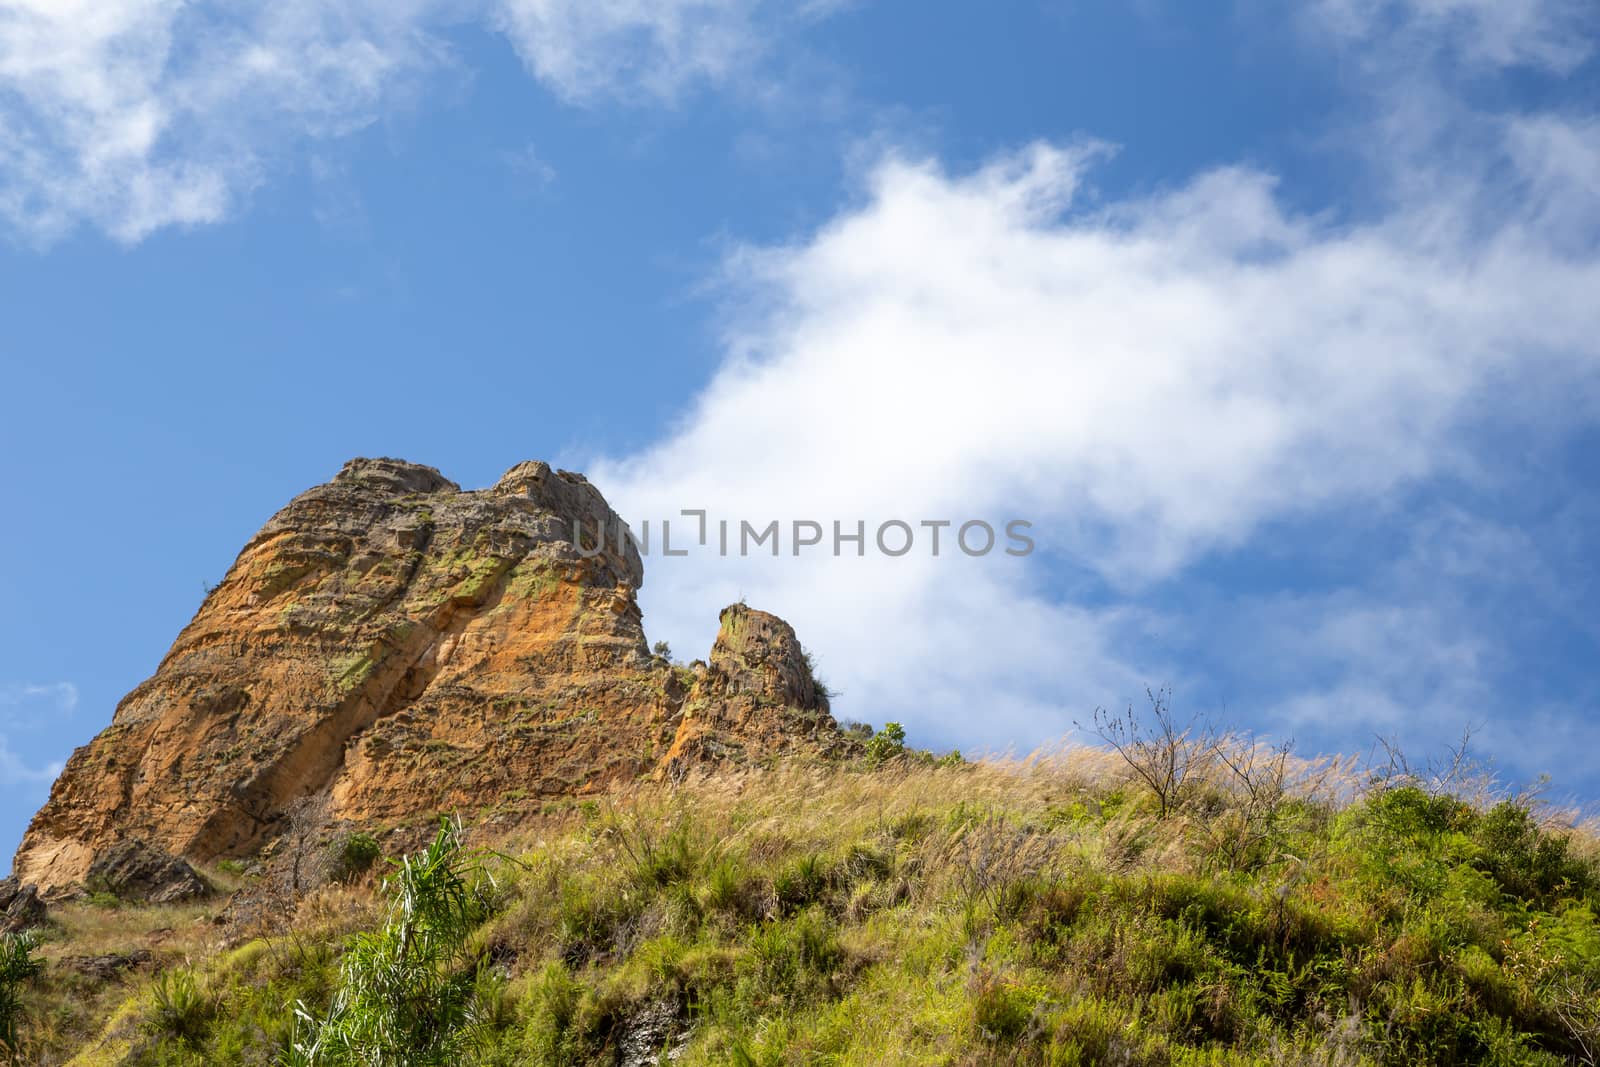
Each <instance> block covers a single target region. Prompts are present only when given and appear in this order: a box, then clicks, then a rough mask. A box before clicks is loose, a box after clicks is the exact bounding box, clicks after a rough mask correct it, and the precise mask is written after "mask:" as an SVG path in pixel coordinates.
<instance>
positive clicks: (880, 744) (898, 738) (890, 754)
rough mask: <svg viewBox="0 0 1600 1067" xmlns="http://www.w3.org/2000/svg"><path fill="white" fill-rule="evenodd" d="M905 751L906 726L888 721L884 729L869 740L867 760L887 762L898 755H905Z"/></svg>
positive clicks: (877, 762) (870, 761)
mask: <svg viewBox="0 0 1600 1067" xmlns="http://www.w3.org/2000/svg"><path fill="white" fill-rule="evenodd" d="M905 751H906V728H905V727H904V726H901V725H900V724H899V723H897V722H886V723H884V724H883V729H881V730H879V731H878V732H877V733H876V734H873V735H872V738H871V739H870V740H868V741H867V762H868V763H871V764H879V763H887V762H888V761H889V760H892V759H894V758H895V757H896V756H903V755H905Z"/></svg>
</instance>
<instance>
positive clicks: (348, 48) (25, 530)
mask: <svg viewBox="0 0 1600 1067" xmlns="http://www.w3.org/2000/svg"><path fill="white" fill-rule="evenodd" d="M1596 23H1597V16H1596V12H1595V9H1594V8H1593V5H1592V4H1587V3H1583V2H1568V0H1310V2H1306V3H1302V4H1298V5H1267V4H1261V3H1256V2H1252V0H1239V2H1237V3H1233V4H1216V5H1197V4H1180V3H1177V2H1162V0H1141V2H1138V3H1128V4H1102V3H1071V2H1066V0H1062V2H1055V3H1046V2H1040V3H1023V2H1016V3H1002V4H989V5H977V4H959V5H958V4H942V3H918V4H912V3H903V2H883V3H868V2H859V3H849V2H831V3H829V2H822V3H810V4H789V5H777V4H764V3H758V2H738V0H659V2H654V3H648V2H643V0H635V2H628V0H614V2H593V0H590V2H578V0H403V2H395V0H385V2H382V3H379V2H376V0H322V2H315V3H314V2H311V0H289V2H278V3H273V4H262V3H249V2H245V3H233V4H219V3H211V2H205V0H196V2H189V3H179V2H176V0H0V361H3V362H0V366H3V369H4V380H5V383H6V388H5V390H4V392H3V393H0V403H3V405H4V418H3V419H0V447H3V452H0V455H3V460H0V462H3V464H4V472H5V475H6V490H7V491H6V499H7V501H8V505H7V510H6V521H5V522H4V523H0V560H4V561H5V562H4V563H3V564H0V594H3V596H4V602H5V603H6V604H7V605H8V608H9V610H7V611H6V612H5V613H4V615H3V619H4V621H3V622H0V628H3V629H0V849H3V850H5V851H7V852H9V850H10V848H11V846H12V845H13V844H14V843H15V841H16V839H17V838H18V837H20V834H21V830H22V827H23V826H24V825H25V822H26V819H27V818H28V816H29V815H30V814H31V813H32V811H33V810H34V808H36V807H37V805H38V804H39V803H40V802H41V801H42V800H43V798H44V796H45V794H46V792H47V790H48V784H49V780H50V778H51V777H52V775H53V770H54V768H55V767H56V766H57V765H58V764H59V763H60V761H61V760H63V759H64V758H65V756H66V755H67V754H68V753H69V752H70V751H71V749H72V748H73V747H74V746H75V745H78V744H81V743H83V742H84V741H86V740H87V739H88V738H89V737H91V736H92V735H93V734H94V733H95V732H96V731H98V730H99V729H100V728H102V727H103V726H104V725H105V724H106V723H107V722H108V721H109V719H110V715H111V712H112V709H113V708H114V706H115V704H116V701H117V700H118V699H119V698H120V697H121V696H122V695H123V694H124V693H125V692H126V691H127V690H129V689H130V688H132V686H134V685H135V684H137V683H138V682H139V681H140V680H142V679H143V678H145V677H147V676H148V675H149V674H150V673H151V672H152V671H153V670H154V668H155V666H156V664H157V662H158V661H159V659H160V657H161V655H162V653H163V652H164V651H165V649H166V647H167V646H168V644H169V643H170V642H171V640H172V638H173V637H174V636H175V635H176V633H177V631H178V630H179V629H180V628H181V627H182V625H183V624H184V623H185V622H186V621H187V620H188V619H189V617H190V616H191V614H192V613H193V611H194V610H195V608H196V607H197V605H198V603H199V600H200V597H201V594H202V589H203V586H204V584H205V583H209V582H214V581H216V580H217V579H218V578H219V577H220V576H221V575H222V573H223V572H224V571H225V570H226V569H227V567H228V565H229V563H230V562H231V561H232V558H233V555H234V553H235V552H237V550H238V548H239V547H240V546H241V545H242V544H243V543H244V541H245V540H246V538H247V537H248V536H249V535H250V534H251V533H252V532H254V530H255V529H256V528H257V527H258V526H259V525H260V524H261V523H262V522H263V521H264V520H265V519H266V518H267V517H268V516H269V515H270V514H272V512H273V511H275V510H276V509H277V508H278V507H279V506H281V505H282V504H283V503H284V502H286V501H287V500H288V499H289V498H290V497H291V496H292V495H294V494H295V493H297V492H299V491H300V490H302V489H304V488H306V487H307V486H309V485H312V484H315V483H317V482H320V481H324V480H326V479H327V478H328V477H330V476H331V475H332V474H333V473H334V472H335V471H337V469H338V468H339V466H340V465H341V464H342V462H343V461H344V460H345V459H347V458H349V457H351V456H355V455H397V456H402V457H405V458H408V459H412V460H415V461H418V462H424V463H428V464H431V465H435V466H437V467H439V468H440V469H441V470H443V471H444V473H445V474H447V475H448V476H449V477H451V478H454V479H456V480H457V481H459V482H461V483H462V484H464V485H467V486H481V485H486V484H490V483H492V482H493V481H494V480H495V478H496V477H498V475H499V474H500V473H501V472H502V471H503V470H505V469H506V468H509V467H510V466H512V465H513V464H514V463H516V462H518V461H520V460H523V459H528V458H544V459H549V460H551V461H553V462H557V463H559V464H562V465H565V466H570V467H573V468H575V469H580V470H584V471H586V472H588V473H589V474H590V476H591V477H592V478H593V479H594V480H595V481H596V482H597V483H598V484H599V485H600V487H601V489H602V490H603V491H604V492H605V493H606V494H607V496H608V498H609V499H611V501H612V502H613V504H614V505H616V506H617V507H618V509H619V510H620V511H622V512H623V513H624V515H625V516H626V517H628V518H629V519H630V520H633V521H635V522H638V521H639V520H642V519H647V518H649V519H659V518H661V517H670V516H672V515H675V514H676V513H677V512H678V510H680V509H682V508H706V509H708V510H709V511H710V512H711V513H712V515H713V517H719V516H720V517H728V518H732V519H735V520H737V519H739V518H747V519H750V520H753V521H758V522H765V521H766V520H768V519H772V518H776V519H781V520H790V519H815V520H819V521H823V522H825V523H826V522H831V521H832V520H836V519H837V520H842V521H844V522H845V523H846V524H847V525H853V523H854V521H856V520H863V521H867V522H869V523H870V524H873V525H875V524H876V523H877V522H879V521H882V520H884V519H887V518H901V519H907V520H911V521H913V522H915V521H919V520H924V519H930V520H931V519H944V518H948V519H954V520H956V521H961V520H964V519H968V518H982V519H986V520H991V521H995V522H996V523H1000V522H1004V521H1006V520H1008V519H1011V518H1025V519H1028V520H1030V521H1032V522H1033V523H1034V532H1035V536H1036V540H1037V543H1038V551H1037V552H1035V553H1034V554H1033V555H1032V556H1029V557H1027V558H1026V559H1021V560H1019V559H1013V558H1008V557H1003V556H998V555H996V556H988V557H984V558H982V559H966V558H962V557H960V556H959V555H956V556H951V555H945V556H942V557H940V558H938V559H933V558H930V557H928V556H926V555H924V554H922V553H921V552H915V553H913V554H911V555H908V556H906V557H903V558H899V559H886V558H884V557H882V556H879V555H876V554H872V555H869V557H868V558H866V559H853V558H844V559H833V558H831V557H829V556H826V555H808V556H805V557H803V558H799V559H796V558H793V557H790V556H785V557H783V558H781V559H778V560H772V559H770V558H761V559H720V558H716V557H715V556H711V555H708V554H704V553H700V554H695V555H693V556H691V557H688V558H685V559H681V560H680V559H673V560H666V559H661V558H659V557H653V558H652V559H651V560H649V562H648V564H647V582H646V587H645V590H644V594H643V602H644V606H645V610H646V627H647V629H648V631H649V632H650V635H651V637H652V639H657V638H663V639H667V640H670V641H671V642H672V644H673V646H674V648H675V649H676V651H677V653H678V654H679V655H680V656H684V657H689V656H694V655H703V654H704V650H705V648H706V647H708V646H709V643H710V640H711V636H712V634H713V632H714V630H715V625H716V622H715V619H716V612H717V610H718V608H719V607H721V606H722V605H723V604H725V603H727V602H728V601H730V600H733V599H736V598H738V597H739V596H741V595H742V596H744V597H746V598H747V599H748V600H749V601H750V603H752V604H754V605H756V606H759V607H765V608H768V609H769V610H773V611H776V612H778V613H780V614H782V615H784V616H785V617H787V618H789V619H790V620H791V621H793V622H794V623H795V624H796V626H797V628H798V630H799V632H800V634H801V637H802V639H803V640H805V641H806V642H807V644H808V645H810V646H811V647H812V648H813V649H814V651H815V652H816V654H817V656H818V658H819V659H820V661H821V663H822V665H823V670H824V673H825V675H826V676H827V677H828V678H829V680H830V681H831V683H832V684H833V685H834V686H835V687H836V688H838V689H840V690H842V694H843V695H842V696H841V697H840V699H839V700H838V702H837V708H836V710H837V712H838V714H840V716H841V717H852V718H860V719H866V720H869V721H873V722H879V723H881V722H883V721H885V720H888V719H898V720H900V721H903V722H905V723H906V725H907V726H908V728H909V730H910V732H911V734H912V736H913V739H914V740H917V741H920V742H921V743H924V744H930V745H935V746H947V745H959V746H961V747H962V748H963V749H967V750H982V749H1005V748H1007V747H1015V748H1017V749H1023V750H1026V749H1028V748H1031V747H1032V746H1034V745H1036V744H1038V743H1041V742H1044V741H1048V740H1049V739H1051V738H1055V737H1059V736H1061V735H1063V734H1064V733H1067V732H1069V731H1070V730H1071V728H1072V724H1073V722H1074V720H1086V719H1087V717H1088V715H1089V713H1090V712H1091V711H1092V710H1093V708H1094V707H1095V706H1096V705H1100V704H1105V705H1115V704H1120V703H1122V702H1124V701H1127V700H1129V699H1132V698H1134V697H1136V696H1138V695H1139V694H1141V693H1142V690H1143V687H1144V686H1145V685H1146V684H1151V685H1160V684H1166V683H1170V684H1171V685H1172V686H1173V687H1174V689H1175V691H1176V694H1177V700H1178V704H1179V706H1180V708H1187V709H1196V710H1199V709H1205V710H1211V711H1214V712H1217V713H1218V714H1219V715H1220V716H1221V717H1223V718H1225V719H1227V720H1228V721H1230V722H1234V723H1237V724H1239V725H1242V726H1246V727H1250V728H1254V729H1258V730H1262V731H1266V732H1270V733H1272V734H1274V735H1276V736H1293V737H1295V738H1296V740H1297V741H1298V742H1299V744H1300V747H1301V748H1302V749H1303V750H1307V751H1349V752H1360V751H1365V750H1366V749H1368V748H1369V747H1370V746H1371V744H1372V740H1373V738H1374V736H1375V735H1378V734H1383V735H1394V736H1397V737H1399V738H1400V739H1401V740H1402V741H1404V742H1405V743H1406V745H1407V746H1408V747H1410V748H1411V750H1412V751H1414V752H1417V753H1421V754H1423V755H1427V754H1431V753H1433V752H1436V751H1438V750H1439V749H1440V747H1441V746H1442V744H1443V743H1444V742H1445V741H1446V740H1448V739H1450V738H1452V737H1455V736H1457V735H1459V733H1460V731H1461V729H1462V728H1463V727H1466V726H1473V727H1475V728H1477V729H1478V731H1479V734H1478V736H1479V738H1480V745H1481V747H1482V751H1484V752H1485V753H1486V754H1487V753H1492V754H1493V755H1494V757H1495V761H1496V764H1497V766H1499V767H1500V769H1501V770H1502V772H1503V773H1504V774H1506V775H1507V776H1508V777H1512V778H1528V777H1531V776H1533V775H1536V774H1538V773H1541V772H1549V773H1551V774H1552V775H1554V776H1555V779H1556V792H1557V793H1558V794H1559V795H1571V796H1575V797H1577V798H1580V799H1582V800H1585V801H1589V800H1593V799H1595V798H1596V796H1597V794H1600V774H1597V772H1596V771H1595V770H1594V769H1593V766H1592V760H1591V759H1590V758H1589V756H1588V753H1589V752H1592V751H1594V746H1595V745H1596V744H1597V743H1600V724H1597V723H1596V719H1595V709H1596V705H1597V699H1600V666H1597V664H1600V622H1597V616H1596V614H1595V612H1594V610H1593V607H1592V604H1593V602H1594V596H1595V594H1596V592H1597V589H1596V585H1597V581H1596V565H1595V562H1594V561H1595V559H1596V557H1597V552H1596V546H1595V541H1596V537H1595V534H1594V530H1595V529H1596V522H1597V520H1600V476H1597V475H1596V473H1595V470H1594V468H1595V464H1594V462H1593V460H1592V458H1591V457H1592V456H1593V455H1594V453H1595V449H1596V446H1597V444H1600V426H1597V415H1600V404H1597V401H1600V388H1597V385H1600V373H1597V370H1600V113H1597V102H1600V60H1597V59H1596V56H1595V48H1596V45H1597V43H1600V26H1597V24H1596Z"/></svg>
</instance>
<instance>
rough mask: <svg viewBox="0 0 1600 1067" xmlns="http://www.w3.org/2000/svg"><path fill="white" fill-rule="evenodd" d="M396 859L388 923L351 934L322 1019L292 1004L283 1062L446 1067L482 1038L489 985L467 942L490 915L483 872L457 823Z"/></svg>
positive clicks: (301, 1066) (292, 1066)
mask: <svg viewBox="0 0 1600 1067" xmlns="http://www.w3.org/2000/svg"><path fill="white" fill-rule="evenodd" d="M394 862H395V870H394V872H393V873H391V874H390V875H389V876H388V877H387V878H385V879H384V882H383V891H384V893H385V895H386V896H388V897H389V913H388V919H387V921H386V922H385V924H384V925H383V926H382V927H381V928H380V929H378V930H375V931H372V932H367V933H361V934H357V935H355V936H354V937H353V938H351V940H350V943H349V945H348V946H347V947H346V949H345V953H344V958H343V961H342V963H341V965H340V981H339V987H338V989H337V990H336V991H335V993H334V996H333V1001H332V1003H331V1005H330V1006H329V1008H328V1011H327V1013H326V1014H325V1015H323V1016H322V1017H320V1018H319V1017H317V1015H316V1014H315V1013H314V1012H312V1011H311V1010H310V1009H309V1008H307V1006H306V1005H305V1004H304V1003H297V1004H296V1005H295V1016H296V1020H297V1022H296V1034H295V1037H294V1039H293V1040H292V1041H291V1042H290V1047H289V1049H288V1050H287V1051H286V1052H285V1054H284V1056H283V1063H284V1064H285V1065H286V1067H357V1065H359V1067H444V1065H453V1064H459V1063H461V1062H463V1060H464V1059H465V1057H466V1055H467V1053H468V1051H469V1050H470V1049H471V1048H472V1046H473V1045H474V1043H475V1042H476V1040H477V1037H478V1031H479V1029H480V1027H479V1025H478V1019H477V1014H478V1013H477V1004H478V1000H479V995H480V992H481V990H482V988H483V986H484V985H485V984H486V983H488V982H490V981H491V979H489V978H488V977H487V976H486V975H484V974H483V973H482V969H481V968H480V966H479V961H478V960H477V959H476V958H475V956H474V954H473V953H472V952H471V951H470V950H469V949H468V947H467V938H468V935H469V934H471V932H472V930H473V929H474V928H475V927H476V926H477V925H478V924H479V923H481V922H482V921H483V919H484V918H485V916H486V908H485V906H484V903H483V898H482V895H481V894H480V892H479V889H480V885H481V882H482V879H483V878H484V873H483V871H482V868H481V866H480V864H479V863H478V861H477V859H476V858H475V857H473V856H470V855H468V854H466V853H464V852H463V850H462V844H461V826H460V824H459V823H457V822H452V821H450V820H443V821H442V824H441V826H440V828H439V833H438V835H437V836H436V837H435V838H434V840H433V843H432V844H431V845H429V846H428V848H427V850H426V851H424V852H422V853H420V854H417V855H412V856H407V857H405V858H403V859H401V860H398V861H394Z"/></svg>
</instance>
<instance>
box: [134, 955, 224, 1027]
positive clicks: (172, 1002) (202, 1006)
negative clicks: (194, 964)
mask: <svg viewBox="0 0 1600 1067" xmlns="http://www.w3.org/2000/svg"><path fill="white" fill-rule="evenodd" d="M150 1000H151V1008H150V1012H149V1014H148V1015H146V1016H145V1019H144V1023H143V1026H142V1028H143V1030H144V1032H145V1033H147V1034H149V1035H151V1036H152V1037H156V1038H160V1039H161V1040H163V1041H172V1042H176V1043H177V1044H180V1045H186V1046H195V1045H198V1044H199V1043H200V1042H201V1040H202V1039H204V1037H205V1036H206V1031H207V1030H208V1029H209V1028H210V1026H211V1021H212V1019H213V1018H215V1016H216V1013H217V1002H216V999H215V998H214V997H210V996H208V995H206V994H205V993H204V992H202V991H201V989H200V986H199V984H198V983H197V982H196V981H195V978H194V972H192V971H190V970H187V969H185V970H180V971H164V972H163V973H162V974H161V975H159V976H158V977H157V978H156V981H155V984H154V985H153V986H151V988H150Z"/></svg>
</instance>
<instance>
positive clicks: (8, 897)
mask: <svg viewBox="0 0 1600 1067" xmlns="http://www.w3.org/2000/svg"><path fill="white" fill-rule="evenodd" d="M46 914H47V913H46V910H45V906H44V901H42V900H40V899H39V890H38V889H37V888H36V887H34V886H31V885H23V884H22V883H21V882H20V881H18V880H17V879H16V878H0V934H15V933H20V932H21V931H23V930H28V929H32V928H33V927H35V926H43V925H44V921H45V918H46Z"/></svg>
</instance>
